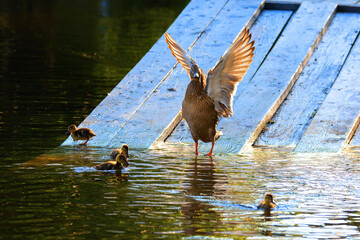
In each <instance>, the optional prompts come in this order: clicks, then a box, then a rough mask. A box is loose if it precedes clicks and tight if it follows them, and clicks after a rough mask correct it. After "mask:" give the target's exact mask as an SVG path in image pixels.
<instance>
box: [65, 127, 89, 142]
mask: <svg viewBox="0 0 360 240" xmlns="http://www.w3.org/2000/svg"><path fill="white" fill-rule="evenodd" d="M69 133H70V135H71V137H72V139H73V140H74V141H78V140H86V141H85V142H84V143H80V144H79V145H86V143H87V142H88V141H89V139H92V138H93V137H94V136H96V135H95V133H94V132H93V130H91V129H89V128H77V127H76V126H75V125H74V124H72V125H70V126H69V127H68V130H67V131H66V133H65V134H69Z"/></svg>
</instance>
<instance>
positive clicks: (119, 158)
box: [116, 154, 129, 168]
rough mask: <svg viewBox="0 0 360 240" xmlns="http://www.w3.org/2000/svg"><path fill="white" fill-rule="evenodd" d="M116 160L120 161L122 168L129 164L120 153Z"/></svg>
mask: <svg viewBox="0 0 360 240" xmlns="http://www.w3.org/2000/svg"><path fill="white" fill-rule="evenodd" d="M116 162H118V163H120V164H121V166H123V167H124V168H127V167H128V166H129V162H128V161H127V160H126V157H125V156H124V155H121V154H119V155H117V156H116Z"/></svg>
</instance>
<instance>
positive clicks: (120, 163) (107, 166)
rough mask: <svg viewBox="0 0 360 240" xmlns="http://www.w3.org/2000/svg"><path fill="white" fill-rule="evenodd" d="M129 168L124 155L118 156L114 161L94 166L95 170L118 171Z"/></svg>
mask: <svg viewBox="0 0 360 240" xmlns="http://www.w3.org/2000/svg"><path fill="white" fill-rule="evenodd" d="M128 166H129V162H128V161H127V159H126V156H125V155H124V154H118V155H117V156H116V157H115V161H108V162H105V163H101V164H99V165H96V166H94V168H95V169H96V170H120V169H122V168H126V167H128Z"/></svg>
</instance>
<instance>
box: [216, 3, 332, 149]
mask: <svg viewBox="0 0 360 240" xmlns="http://www.w3.org/2000/svg"><path fill="white" fill-rule="evenodd" d="M335 10H336V4H334V3H321V4H319V3H311V2H303V3H302V4H301V6H300V7H299V9H298V10H297V12H296V13H295V14H294V15H293V17H292V19H291V20H290V22H289V24H288V25H287V26H286V28H285V29H284V31H283V33H282V35H281V37H280V38H279V39H278V41H277V42H276V44H275V46H274V47H273V49H272V50H271V52H270V53H269V55H268V56H267V58H266V59H265V61H264V63H263V64H262V65H261V67H260V69H259V70H258V72H257V73H256V75H255V76H254V78H253V79H252V80H251V83H250V84H249V86H248V87H247V88H246V89H245V91H244V92H243V93H242V94H241V96H240V98H239V100H238V101H237V102H236V103H235V104H234V116H233V118H229V119H224V120H225V121H224V120H222V121H220V124H219V128H220V129H222V130H223V132H224V135H223V136H222V137H221V138H220V139H219V140H218V141H217V144H215V151H218V152H222V151H224V152H234V153H239V152H245V151H250V150H251V149H252V148H251V146H252V144H253V143H254V141H255V140H256V139H257V138H258V136H259V135H260V133H261V131H262V129H263V128H264V126H265V125H266V123H267V122H268V121H269V120H270V119H271V117H272V116H273V115H274V113H275V112H276V110H277V109H278V107H279V106H280V104H281V103H282V101H283V100H284V99H285V97H286V96H287V94H288V93H289V91H290V90H291V88H292V86H293V85H294V83H295V81H296V80H297V78H298V77H299V74H300V73H301V71H302V70H303V68H304V67H305V65H306V63H307V61H308V60H309V58H310V56H311V55H312V53H313V51H314V49H315V47H316V46H317V44H318V42H319V41H320V39H321V38H322V36H323V34H324V32H325V31H326V30H327V27H328V26H329V24H330V22H331V19H332V17H333V15H334V14H335ZM229 143H231V145H230V146H229Z"/></svg>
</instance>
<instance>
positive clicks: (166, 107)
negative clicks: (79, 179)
mask: <svg viewBox="0 0 360 240" xmlns="http://www.w3.org/2000/svg"><path fill="white" fill-rule="evenodd" d="M261 3H262V2H261V1H238V0H230V1H228V2H227V4H226V5H225V6H224V8H223V9H222V10H221V11H220V12H219V14H218V15H217V16H216V17H215V18H214V20H213V21H212V22H211V24H210V25H209V26H208V27H207V28H206V30H205V32H204V33H203V34H202V35H201V37H200V38H199V39H198V40H197V41H196V43H195V44H194V45H193V47H192V48H191V50H190V55H191V56H192V58H193V59H194V60H195V61H196V62H197V64H198V65H199V66H200V67H202V68H204V70H205V71H207V70H208V69H209V68H211V67H213V66H214V65H215V63H216V62H217V61H218V59H219V58H220V56H221V55H222V54H224V52H225V51H226V50H227V48H228V47H229V46H230V45H231V43H232V41H233V40H234V39H235V38H236V36H237V35H238V34H239V33H240V31H241V30H242V29H243V28H244V26H245V25H246V24H247V23H248V21H249V20H251V18H252V17H253V15H254V14H255V13H256V12H258V11H259V8H260V7H261ZM173 33H174V32H172V31H169V34H170V35H171V36H173ZM188 37H191V36H188ZM174 39H175V41H177V42H178V43H179V44H180V45H182V46H183V43H182V42H181V41H178V39H176V38H175V37H174ZM166 50H167V51H168V55H169V56H171V57H172V58H174V57H173V56H172V55H171V52H170V50H169V49H168V48H167V47H166ZM174 59H175V58H174ZM188 83H189V77H188V75H187V74H186V72H185V71H184V70H183V68H182V67H181V66H180V65H177V66H176V67H175V69H174V70H173V71H172V72H171V74H170V75H169V76H168V77H167V78H166V79H165V80H164V81H163V82H162V84H161V85H160V86H159V87H158V88H157V89H156V91H155V92H154V93H153V94H152V95H151V97H150V98H149V99H147V101H146V102H145V103H144V104H143V105H142V106H141V107H140V108H139V109H138V110H137V111H136V113H135V114H134V115H133V116H132V117H131V118H130V119H129V121H127V122H126V124H125V125H124V127H122V128H121V129H120V130H119V132H118V133H117V134H116V136H114V138H113V139H112V140H111V142H109V144H108V145H107V146H108V147H113V146H114V144H117V142H119V141H121V137H123V136H125V138H126V143H127V144H129V145H131V146H133V147H135V148H148V147H150V146H151V145H152V144H153V143H154V142H155V141H156V140H157V139H158V138H159V136H162V133H163V131H164V129H165V128H166V127H167V126H169V124H170V123H171V122H172V120H174V119H175V118H176V116H177V115H178V113H179V111H180V109H181V102H182V99H183V97H184V94H185V91H186V87H187V84H188Z"/></svg>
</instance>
